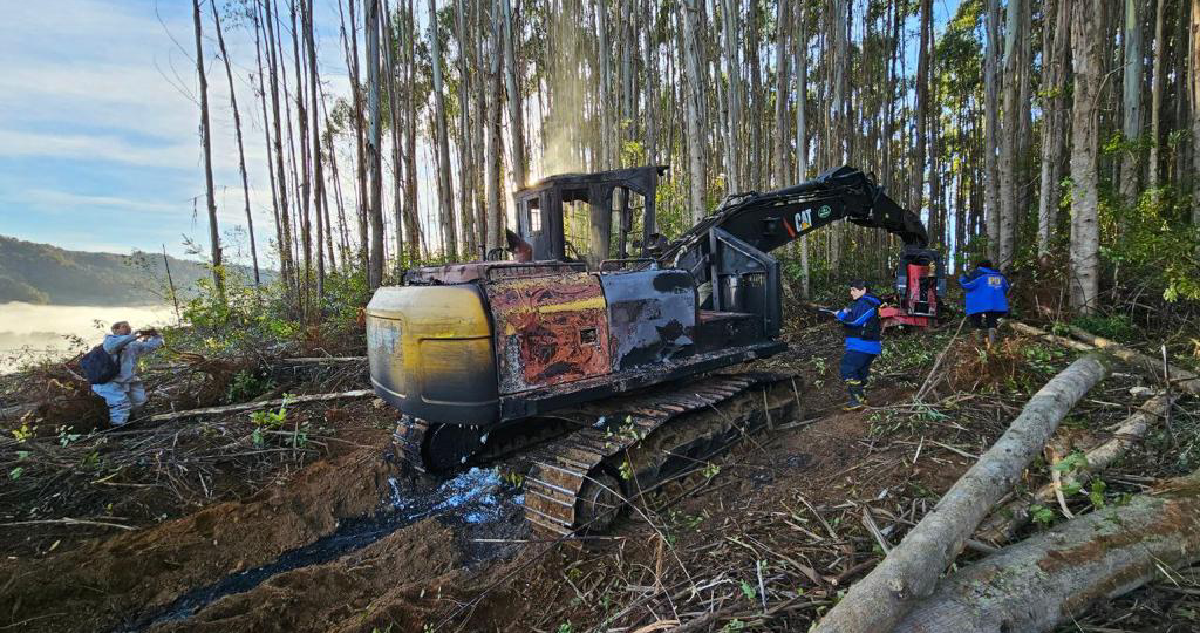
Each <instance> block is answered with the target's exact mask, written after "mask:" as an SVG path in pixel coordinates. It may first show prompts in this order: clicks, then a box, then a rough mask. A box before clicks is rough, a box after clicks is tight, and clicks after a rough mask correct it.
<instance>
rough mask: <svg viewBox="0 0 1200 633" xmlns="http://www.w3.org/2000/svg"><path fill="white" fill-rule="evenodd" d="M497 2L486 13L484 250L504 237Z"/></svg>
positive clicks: (496, 246)
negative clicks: (488, 32)
mask: <svg viewBox="0 0 1200 633" xmlns="http://www.w3.org/2000/svg"><path fill="white" fill-rule="evenodd" d="M498 13H499V7H498V6H497V2H493V3H492V10H491V12H490V13H489V19H490V26H491V37H490V38H489V39H490V41H491V50H490V53H491V59H492V63H491V67H490V69H489V73H488V85H489V93H490V95H491V98H490V99H489V100H488V108H489V109H488V139H487V199H488V200H487V201H488V212H487V214H488V218H487V221H488V226H487V229H488V250H489V251H490V250H492V249H496V248H500V245H501V240H502V239H503V238H504V207H503V200H502V198H501V196H502V193H501V192H502V191H503V190H504V187H503V184H502V183H501V179H500V161H501V160H502V159H501V154H503V152H504V149H503V145H502V144H501V138H500V118H501V113H502V112H503V111H504V108H503V107H502V106H501V100H502V98H503V95H502V94H501V91H500V59H501V57H502V56H503V51H504V49H503V47H502V46H501V44H500V33H501V28H500V16H499V15H498Z"/></svg>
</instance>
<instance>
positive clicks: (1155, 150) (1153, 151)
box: [1146, 0, 1167, 190]
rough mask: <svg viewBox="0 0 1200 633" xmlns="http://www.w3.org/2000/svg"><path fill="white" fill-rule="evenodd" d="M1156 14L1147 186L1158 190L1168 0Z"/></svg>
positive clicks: (1159, 2) (1158, 0)
mask: <svg viewBox="0 0 1200 633" xmlns="http://www.w3.org/2000/svg"><path fill="white" fill-rule="evenodd" d="M1155 5H1156V8H1155V12H1154V61H1153V67H1152V68H1151V70H1150V159H1149V163H1150V164H1149V165H1148V167H1147V170H1146V186H1147V188H1149V189H1151V190H1157V189H1158V185H1159V180H1158V176H1159V160H1160V158H1159V144H1160V143H1162V92H1163V75H1164V73H1163V62H1164V61H1165V60H1166V56H1165V55H1164V51H1165V50H1166V48H1167V47H1166V42H1165V41H1164V39H1165V35H1166V32H1165V30H1164V27H1165V23H1166V15H1167V0H1156V2H1155Z"/></svg>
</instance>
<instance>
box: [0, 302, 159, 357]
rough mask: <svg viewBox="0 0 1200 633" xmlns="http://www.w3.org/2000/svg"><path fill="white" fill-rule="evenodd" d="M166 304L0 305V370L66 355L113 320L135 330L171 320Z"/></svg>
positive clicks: (86, 343) (94, 341) (96, 340)
mask: <svg viewBox="0 0 1200 633" xmlns="http://www.w3.org/2000/svg"><path fill="white" fill-rule="evenodd" d="M174 317H175V315H174V311H173V310H172V309H171V308H170V307H168V306H138V307H113V306H54V305H33V304H29V303H21V302H16V301H13V302H8V303H3V304H0V373H9V372H12V371H15V370H16V369H18V368H19V367H20V366H21V365H22V364H25V363H28V362H30V361H35V360H42V359H57V358H67V357H69V356H71V355H72V354H75V353H77V352H81V351H84V350H85V349H87V348H90V347H91V346H93V345H96V344H98V343H99V342H100V341H101V340H103V338H104V334H105V333H107V332H108V328H109V326H111V325H112V323H113V322H114V321H129V323H130V325H132V326H133V327H134V328H135V329H136V328H139V327H144V326H149V325H163V324H165V323H169V322H172V321H173V320H174Z"/></svg>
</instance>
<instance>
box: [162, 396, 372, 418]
mask: <svg viewBox="0 0 1200 633" xmlns="http://www.w3.org/2000/svg"><path fill="white" fill-rule="evenodd" d="M374 395H375V391H374V390H372V389H356V390H354V391H346V392H343V393H319V394H314V395H309V396H292V397H290V398H286V399H281V400H266V401H264V402H243V403H241V404H231V405H228V406H224V407H207V408H204V409H188V410H186V411H175V412H172V413H160V414H158V415H152V416H150V417H148V418H143V419H144V420H146V421H147V422H166V421H168V420H178V419H180V418H194V417H199V416H202V415H223V414H225V413H238V412H241V411H254V410H256V409H267V408H270V407H278V406H281V405H283V403H284V402H286V403H288V404H302V403H305V402H327V401H330V400H347V399H353V398H370V397H373V396H374Z"/></svg>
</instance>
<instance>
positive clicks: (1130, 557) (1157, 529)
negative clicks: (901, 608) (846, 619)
mask: <svg viewBox="0 0 1200 633" xmlns="http://www.w3.org/2000/svg"><path fill="white" fill-rule="evenodd" d="M1198 516H1200V471H1197V472H1195V473H1192V474H1191V475H1189V476H1187V477H1184V478H1180V479H1172V480H1168V481H1167V482H1164V484H1163V485H1160V486H1159V487H1157V488H1156V489H1155V490H1154V491H1152V492H1151V493H1150V494H1147V495H1139V496H1137V497H1135V498H1134V499H1133V500H1132V501H1131V502H1130V503H1129V504H1127V505H1123V506H1110V507H1108V508H1106V509H1104V510H1099V511H1096V512H1093V513H1091V514H1088V515H1086V516H1083V517H1080V518H1077V519H1073V520H1071V521H1067V522H1066V523H1064V524H1062V525H1060V526H1056V527H1055V528H1054V529H1053V530H1051V531H1049V532H1047V533H1045V534H1042V535H1039V536H1036V537H1034V538H1031V539H1029V540H1026V541H1022V542H1021V543H1018V544H1016V545H1013V546H1010V547H1007V548H1005V549H1002V550H1000V551H999V552H997V553H996V554H994V555H992V556H989V557H987V558H984V559H983V560H981V561H979V562H978V563H975V564H973V565H971V566H969V567H966V568H964V569H962V570H960V571H959V572H957V573H955V574H953V575H951V576H949V577H947V578H946V579H945V580H944V581H943V582H942V583H941V584H940V585H939V586H938V588H937V591H936V592H935V593H934V594H933V595H932V596H930V597H929V599H928V600H925V601H924V602H922V603H921V604H920V605H919V606H917V607H916V608H915V609H913V611H912V612H911V613H909V614H908V616H907V617H906V618H905V619H904V620H903V621H902V622H901V623H900V624H899V625H898V626H897V627H896V628H895V629H894V633H1005V632H1015V631H1021V632H1036V631H1049V630H1051V629H1053V628H1054V626H1055V624H1056V623H1058V622H1060V621H1062V620H1064V619H1066V618H1068V617H1070V616H1072V615H1076V614H1078V613H1080V612H1082V611H1083V610H1084V609H1086V608H1087V606H1088V605H1089V604H1091V603H1093V602H1095V601H1096V600H1099V599H1101V598H1106V597H1108V598H1111V597H1114V596H1118V595H1121V594H1123V593H1126V592H1128V591H1132V590H1133V589H1136V588H1137V587H1139V586H1141V585H1142V584H1144V583H1146V582H1147V581H1148V580H1150V579H1152V578H1154V577H1156V576H1157V575H1158V574H1160V573H1161V572H1162V571H1163V570H1164V568H1167V567H1182V566H1184V565H1190V564H1192V563H1195V562H1197V561H1198V560H1200V521H1197V520H1196V517H1198Z"/></svg>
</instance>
